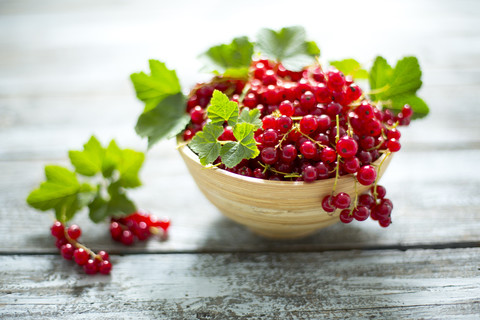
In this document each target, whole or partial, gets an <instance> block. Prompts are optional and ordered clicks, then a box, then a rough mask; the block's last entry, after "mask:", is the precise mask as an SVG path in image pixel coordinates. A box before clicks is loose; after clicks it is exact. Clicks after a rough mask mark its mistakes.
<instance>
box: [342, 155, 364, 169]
mask: <svg viewBox="0 0 480 320" xmlns="http://www.w3.org/2000/svg"><path fill="white" fill-rule="evenodd" d="M343 169H344V170H345V171H346V172H347V173H355V172H357V171H358V169H360V160H359V159H358V158H357V157H351V158H348V159H345V162H344V163H343Z"/></svg>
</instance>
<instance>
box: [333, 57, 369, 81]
mask: <svg viewBox="0 0 480 320" xmlns="http://www.w3.org/2000/svg"><path fill="white" fill-rule="evenodd" d="M330 65H332V66H334V67H335V68H337V69H338V70H340V71H341V72H343V74H344V75H350V76H352V77H353V78H354V79H368V71H367V70H365V69H363V68H362V66H361V65H360V63H359V62H358V61H356V60H355V59H344V60H338V61H330Z"/></svg>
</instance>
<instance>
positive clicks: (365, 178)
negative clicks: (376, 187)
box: [357, 165, 377, 186]
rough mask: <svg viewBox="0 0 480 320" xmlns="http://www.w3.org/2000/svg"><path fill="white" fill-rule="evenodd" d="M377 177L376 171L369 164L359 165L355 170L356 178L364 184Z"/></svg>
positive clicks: (372, 181)
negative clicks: (356, 170)
mask: <svg viewBox="0 0 480 320" xmlns="http://www.w3.org/2000/svg"><path fill="white" fill-rule="evenodd" d="M375 179H377V171H375V168H374V167H373V166H371V165H366V166H363V167H361V168H360V169H359V170H358V172H357V180H358V182H360V184H362V185H364V186H369V185H371V184H372V183H374V182H375Z"/></svg>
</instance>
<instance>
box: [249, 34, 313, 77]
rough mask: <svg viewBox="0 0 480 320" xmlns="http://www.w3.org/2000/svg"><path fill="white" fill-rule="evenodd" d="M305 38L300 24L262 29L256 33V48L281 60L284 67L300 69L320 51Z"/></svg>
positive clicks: (309, 62)
mask: <svg viewBox="0 0 480 320" xmlns="http://www.w3.org/2000/svg"><path fill="white" fill-rule="evenodd" d="M305 38H306V33H305V29H304V28H303V27H300V26H294V27H288V28H283V29H281V30H280V31H278V32H277V31H274V30H271V29H262V30H260V32H259V33H258V35H257V40H258V41H257V48H258V50H259V51H260V52H261V53H262V54H263V55H265V56H267V57H268V58H271V59H275V60H277V61H280V62H282V64H283V66H284V67H285V68H287V69H290V70H293V71H300V70H302V68H303V67H305V66H307V65H309V64H311V63H312V62H313V61H315V56H317V55H318V54H319V53H320V50H319V49H318V46H317V45H316V44H315V43H314V42H312V41H306V39H305Z"/></svg>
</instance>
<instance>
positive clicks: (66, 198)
mask: <svg viewBox="0 0 480 320" xmlns="http://www.w3.org/2000/svg"><path fill="white" fill-rule="evenodd" d="M45 176H46V179H47V180H46V181H45V182H43V183H42V184H40V187H39V188H37V189H35V190H33V191H32V192H31V193H30V195H29V196H28V197H27V203H28V204H29V205H30V206H32V207H33V208H35V209H39V210H42V211H47V210H50V209H54V210H55V214H56V216H57V219H58V220H60V221H63V222H65V221H68V220H70V219H71V218H72V217H73V216H74V214H75V213H76V212H77V211H78V210H80V209H81V208H82V207H83V206H84V205H85V204H86V203H88V202H89V201H91V199H92V197H93V195H94V191H95V189H94V188H93V187H92V186H90V185H89V184H86V183H84V184H80V183H79V181H78V179H77V177H76V175H75V173H74V172H72V171H70V170H68V169H66V168H63V167H60V166H46V167H45Z"/></svg>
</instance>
